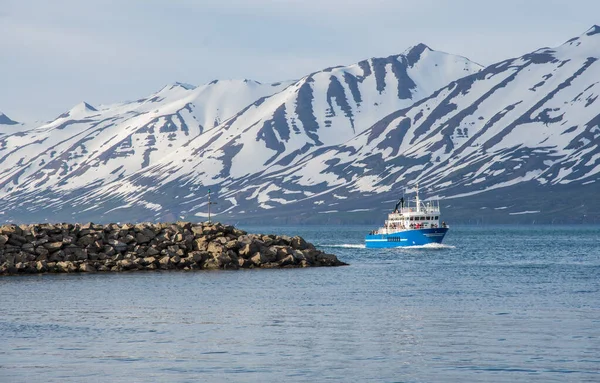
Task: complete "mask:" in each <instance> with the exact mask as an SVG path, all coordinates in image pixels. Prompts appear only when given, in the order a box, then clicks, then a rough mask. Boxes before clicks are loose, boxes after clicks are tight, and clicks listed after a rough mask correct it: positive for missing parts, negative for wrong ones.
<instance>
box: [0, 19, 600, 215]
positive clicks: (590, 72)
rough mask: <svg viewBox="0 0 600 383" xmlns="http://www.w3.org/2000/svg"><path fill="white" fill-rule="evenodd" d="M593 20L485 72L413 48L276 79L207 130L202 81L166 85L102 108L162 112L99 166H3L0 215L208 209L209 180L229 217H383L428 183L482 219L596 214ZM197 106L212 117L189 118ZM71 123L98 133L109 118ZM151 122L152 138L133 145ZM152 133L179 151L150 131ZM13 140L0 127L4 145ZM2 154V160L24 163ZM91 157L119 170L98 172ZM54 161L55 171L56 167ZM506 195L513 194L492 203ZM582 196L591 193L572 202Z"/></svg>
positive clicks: (599, 166) (457, 208) (599, 119)
mask: <svg viewBox="0 0 600 383" xmlns="http://www.w3.org/2000/svg"><path fill="white" fill-rule="evenodd" d="M597 29H598V28H597V26H594V27H592V28H590V29H589V30H588V31H587V32H585V33H584V34H582V35H580V36H578V37H575V38H573V39H570V40H568V41H567V42H565V43H564V44H562V45H560V46H558V47H555V48H540V49H538V50H535V51H532V52H530V53H527V54H525V55H523V56H521V57H516V58H511V59H507V60H504V61H501V62H498V63H494V64H492V65H489V66H487V67H485V68H481V67H480V66H479V65H478V64H476V63H473V62H471V61H469V60H467V59H464V58H461V56H456V55H449V54H445V53H442V52H437V51H434V50H432V49H431V48H429V47H428V46H426V45H425V44H417V45H415V46H413V47H410V48H408V49H407V50H405V51H404V53H403V54H399V55H392V56H388V57H384V58H372V59H367V60H363V61H360V62H358V63H356V64H353V65H349V66H337V67H330V68H326V69H324V70H322V71H317V72H314V73H311V74H309V75H306V76H304V77H302V78H301V79H299V80H297V81H290V82H288V83H284V84H279V83H277V85H274V86H275V88H276V89H271V90H272V92H267V91H266V90H265V91H264V92H266V94H264V95H262V96H260V97H254V98H253V99H252V100H250V99H251V98H252V97H247V98H246V99H244V100H245V101H248V102H247V103H246V105H244V106H243V107H239V109H238V110H236V111H235V112H232V113H230V114H231V115H230V116H229V117H228V118H225V119H223V120H220V121H218V122H216V121H215V122H214V123H213V124H212V126H211V124H210V117H208V118H207V117H206V115H205V114H203V113H201V112H196V113H195V112H194V111H195V110H196V109H195V108H197V106H194V107H192V106H190V105H196V104H194V103H193V102H191V104H190V102H189V101H190V100H198V99H199V98H198V97H199V95H201V94H202V92H203V91H204V89H205V88H203V87H202V86H201V87H193V88H192V87H189V86H175V85H173V86H171V87H169V86H166V87H164V88H162V89H161V90H160V91H159V92H157V93H156V94H154V95H152V96H151V97H149V98H146V99H140V100H138V101H137V104H135V105H134V106H135V108H133V109H131V108H128V107H126V105H129V104H127V103H126V104H117V105H120V106H117V107H118V108H121V110H120V114H119V113H116V114H113V115H110V116H109V115H107V116H106V117H107V118H108V120H109V122H114V121H113V120H110V119H111V118H112V119H116V120H119V119H124V118H123V117H122V116H123V115H124V114H123V112H124V113H132V112H133V111H135V112H136V113H140V114H139V115H138V116H137V117H138V118H141V117H139V116H147V115H152V116H153V117H154V119H153V120H151V122H150V123H148V122H147V118H146V117H144V118H143V121H144V122H145V125H142V128H139V126H140V125H139V124H138V125H136V126H138V128H136V129H137V130H136V129H133V128H132V130H135V131H136V133H135V134H133V135H131V136H130V137H131V138H130V139H129V141H128V142H126V143H127V145H123V142H124V141H123V140H116V141H114V142H115V143H118V144H119V145H117V147H113V150H112V151H111V150H109V151H106V150H104V151H101V153H100V154H98V156H100V157H102V156H104V157H102V160H103V161H104V162H102V161H100V162H98V161H97V162H96V163H91V162H90V161H89V160H82V161H84V162H85V161H88V162H87V168H83V169H82V168H81V167H78V166H79V164H78V163H77V161H72V158H69V156H72V154H73V151H72V150H71V151H66V152H65V153H67V154H64V155H63V157H62V158H61V159H60V161H58V163H57V164H56V165H53V166H54V168H52V169H49V168H47V167H46V168H39V169H38V170H32V169H31V168H28V167H27V164H30V162H28V161H27V160H26V159H22V163H23V164H24V165H21V166H17V167H15V168H7V167H4V168H3V169H0V187H1V189H0V190H1V192H2V193H4V198H3V199H4V201H3V202H1V203H0V210H3V211H4V212H5V214H6V212H9V214H10V216H11V217H16V216H18V215H19V214H20V210H19V208H18V206H19V204H21V205H23V204H26V205H28V206H29V209H30V210H27V211H23V213H22V215H23V216H28V217H34V216H35V217H42V218H43V217H47V216H49V212H50V211H53V212H55V211H60V212H61V214H62V216H65V217H69V216H76V217H83V216H85V217H89V218H90V219H94V220H97V221H98V220H100V221H102V220H121V217H123V216H128V217H134V218H135V219H136V220H155V219H167V218H170V219H177V218H179V217H188V218H189V217H203V216H204V210H205V209H206V200H205V190H206V189H207V188H209V187H210V188H211V189H212V190H213V191H214V192H216V193H217V194H216V195H215V197H218V198H219V205H218V206H217V207H216V210H217V211H216V213H217V214H220V215H221V217H222V218H223V219H234V220H238V221H243V220H244V219H247V220H250V221H255V222H256V221H260V220H267V221H269V220H270V221H273V220H278V221H279V222H284V221H285V222H295V223H298V222H364V221H371V220H375V219H377V218H380V217H381V214H383V213H384V212H385V211H386V209H388V208H389V206H388V204H389V203H390V201H394V200H395V199H396V197H397V194H398V192H399V190H402V189H403V188H404V187H407V186H408V187H409V188H414V185H415V184H416V183H417V182H419V183H420V184H421V185H422V188H423V194H424V197H426V198H427V197H433V196H438V197H442V198H443V199H444V200H445V201H448V205H447V211H448V214H449V216H450V217H451V218H452V217H453V218H455V219H457V220H459V221H461V222H471V221H472V219H471V218H470V217H473V216H479V214H478V213H479V212H478V209H482V211H483V210H485V211H486V212H487V213H488V214H487V216H488V217H494V218H493V220H496V221H498V222H502V221H509V222H515V221H518V222H527V221H528V220H530V219H534V220H536V219H537V221H538V222H540V221H542V222H555V221H556V222H580V221H581V222H595V220H596V221H600V216H599V213H598V211H600V206H599V205H598V202H596V201H595V200H594V199H593V192H594V190H597V186H596V185H597V183H596V182H597V181H600V178H598V177H599V173H600V153H599V151H600V149H599V148H598V143H597V142H598V141H599V139H598V137H599V136H600V125H599V123H600V116H599V115H598V114H597V113H595V112H594V106H595V105H596V104H595V102H596V99H597V94H598V91H597V89H598V86H599V85H598V81H596V80H595V79H596V78H600V69H599V65H598V62H597V61H598V58H599V57H598V54H597V53H595V52H598V51H600V50H599V48H600V38H599V37H598V33H597V32H596V30H597ZM465 60H466V61H465ZM219 84H221V85H219ZM223 84H224V83H223V82H221V81H216V82H211V83H209V84H208V85H206V86H211V87H215V86H222V85H223ZM236 84H239V83H236ZM243 84H245V85H243V87H242V89H250V88H252V87H258V88H260V87H262V86H263V84H260V83H258V82H253V81H247V82H244V83H243ZM266 86H270V85H266ZM199 89H200V90H199ZM211 89H212V91H214V93H213V94H218V95H220V96H222V97H223V99H227V96H226V94H225V93H220V91H215V89H216V88H211ZM261 89H266V88H261ZM194 92H195V93H194ZM250 93H252V92H250ZM258 93H260V92H257V93H256V92H255V93H252V95H253V96H256V95H258ZM211 99H213V100H214V98H211ZM155 103H158V104H160V105H161V107H160V112H157V113H155V114H152V110H153V109H152V107H149V106H148V104H151V105H152V106H153V105H154V104H155ZM241 103H242V102H240V103H239V104H241ZM200 104H202V105H203V106H205V105H207V104H206V103H204V102H198V104H197V105H200ZM130 106H131V105H130ZM238 106H239V105H237V104H236V105H235V106H234V107H231V110H233V109H235V107H238ZM113 108H114V106H113ZM136 108H141V109H136ZM109 109H110V108H109ZM213 109H215V110H216V107H213ZM140 110H143V112H144V113H141V112H140ZM99 112H100V113H105V112H103V109H102V108H99ZM211 113H213V112H211ZM190 115H191V116H193V117H200V118H201V119H202V121H204V124H205V125H206V126H203V125H202V124H200V123H195V122H194V123H190V122H191V121H193V120H194V118H191V117H190ZM169 116H170V117H169ZM211 116H214V113H213V115H211ZM127 121H129V120H127ZM152 121H154V122H152ZM196 121H197V120H196ZM207 121H209V122H207ZM63 124H64V122H63ZM70 124H74V125H77V124H79V125H80V128H81V127H84V128H85V127H87V128H86V129H88V130H89V129H91V130H93V129H94V127H93V125H94V124H103V122H98V121H96V122H92V123H91V125H92V126H89V125H86V124H90V122H81V121H70ZM105 125H106V124H105ZM101 126H104V125H101ZM53 128H54V129H57V127H56V126H54V127H53ZM62 129H66V128H62ZM106 129H108V127H107V128H106ZM144 129H146V130H147V131H146V132H145V133H143V134H147V136H144V137H145V138H146V142H145V144H144V145H142V144H136V142H137V141H136V140H138V141H139V139H141V137H142V136H137V135H136V134H142V133H141V131H142V130H144ZM38 130H40V129H38ZM42 130H43V129H42ZM157 130H158V133H160V132H161V130H164V131H162V133H164V137H163V141H162V142H163V143H171V146H166V145H163V146H161V145H158V144H157V142H156V141H155V142H154V143H151V142H148V141H149V140H148V137H149V136H150V135H153V136H155V137H154V139H155V140H157V137H158V135H157ZM98 134H100V133H98ZM128 137H129V136H128ZM169 137H171V138H172V140H171V141H169ZM33 138H36V139H37V140H41V139H42V137H41V136H35V137H31V139H33ZM2 140H3V141H2ZM7 141H10V138H7V137H0V144H2V142H4V144H2V145H4V148H6V147H8V146H9V145H7V144H6V142H7ZM32 141H34V142H35V141H36V140H35V139H33V140H32ZM1 147H2V146H0V148H1ZM160 148H162V149H160ZM100 149H101V148H97V150H100ZM117 149H118V150H117ZM156 151H159V152H160V156H154V157H153V153H154V152H156ZM6 152H7V151H6V149H1V150H0V155H5V156H6V155H8V156H9V157H10V156H13V157H12V158H14V159H16V156H15V152H10V151H9V152H10V154H3V153H6ZM17 152H18V150H17ZM104 153H108V154H104ZM111 153H112V154H111ZM80 154H82V155H83V154H85V153H80ZM65 156H66V157H65ZM111 156H116V157H114V158H113V157H111ZM42 157H43V156H42ZM84 157H85V156H84ZM5 158H8V157H5ZM36 158H37V159H36V161H39V160H40V159H41V157H39V156H38V157H36ZM44 158H47V157H44ZM124 160H127V162H130V163H131V164H132V165H135V167H131V168H129V169H128V170H127V171H123V169H121V168H119V167H118V166H117V165H118V164H121V163H122V162H123V161H124ZM4 162H5V163H6V161H4ZM59 164H60V166H61V167H62V168H60V167H57V165H59ZM64 164H67V165H64ZM111 164H112V165H111ZM136 164H138V165H136ZM65 166H66V168H65ZM107 166H109V167H108V168H107ZM110 166H112V167H110ZM94 167H99V168H100V169H104V172H105V173H106V172H107V169H110V170H111V172H110V174H111V175H110V176H102V177H98V178H95V179H90V178H89V177H88V176H87V174H89V172H91V171H94ZM44 169H45V170H44ZM59 170H60V171H62V172H63V173H60V172H59ZM52 171H54V173H52V174H53V175H55V176H57V177H58V178H51V177H47V175H48V174H49V173H51V172H52ZM61 177H62V178H61ZM86 180H87V181H88V182H84V181H86ZM34 185H35V187H34ZM498 190H502V194H506V195H510V196H511V198H512V199H513V201H512V202H511V203H506V202H503V201H502V200H500V201H499V200H498V196H497V193H498ZM575 192H578V193H581V194H582V195H581V196H578V197H577V198H573V199H572V201H573V202H572V203H571V204H565V202H564V201H563V200H562V198H564V196H565V195H568V194H569V193H575ZM530 193H534V194H535V195H537V196H538V198H536V197H535V196H531V195H529V194H530ZM582 198H583V199H582ZM39 201H41V202H39ZM472 201H476V202H472ZM474 203H477V204H479V207H478V208H477V207H474V205H473V204H474ZM577 203H579V205H580V206H579V205H577V206H576V204H577ZM509 205H510V206H509ZM582 206H583V208H582ZM585 206H587V207H585ZM486 209H487V210H486ZM557 215H562V216H563V217H564V219H562V218H561V219H557V218H556V216H557ZM532 217H533V218H532ZM586 217H587V218H586ZM590 220H591V221H590Z"/></svg>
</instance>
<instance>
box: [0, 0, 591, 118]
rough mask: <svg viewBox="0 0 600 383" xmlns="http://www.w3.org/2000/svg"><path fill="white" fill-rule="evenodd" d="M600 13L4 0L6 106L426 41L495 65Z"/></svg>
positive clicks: (154, 87) (566, 1)
mask: <svg viewBox="0 0 600 383" xmlns="http://www.w3.org/2000/svg"><path fill="white" fill-rule="evenodd" d="M594 24H600V1H598V0H560V1H559V0H504V1H489V0H477V1H476V0H452V1H450V0H447V1H446V0H412V1H406V0H369V1H365V0H360V1H359V0H204V1H202V0H196V1H194V0H94V1H84V0H52V1H48V0H0V112H3V113H5V114H6V115H8V116H9V117H10V118H12V119H13V120H16V121H26V122H31V121H34V120H40V121H41V120H44V121H46V120H51V119H54V118H55V117H57V116H58V115H59V114H61V113H62V112H64V111H67V110H69V109H70V108H71V107H73V106H74V105H76V104H78V103H79V102H81V101H86V102H88V103H90V104H92V105H95V106H97V105H101V104H110V103H116V102H123V101H127V100H135V99H139V98H141V97H144V96H147V95H149V94H152V93H153V92H156V91H158V90H159V89H161V88H162V87H163V86H164V85H166V84H169V83H173V82H176V81H179V82H186V83H190V84H194V85H201V84H204V83H207V82H210V81H212V80H214V79H253V80H257V81H260V82H276V81H282V80H290V79H297V78H301V77H302V76H304V75H307V74H309V73H311V72H315V71H318V70H321V69H324V68H327V67H331V66H336V65H349V64H353V63H356V62H358V61H360V60H363V59H366V58H370V57H386V56H390V55H394V54H398V53H401V52H403V51H404V50H406V49H407V48H408V47H410V46H413V45H416V44H418V43H425V44H427V45H428V46H429V47H431V48H432V49H435V50H440V51H444V52H449V53H453V54H458V55H461V56H465V57H468V58H469V59H471V60H473V61H475V62H477V63H480V64H482V65H490V64H493V63H495V62H498V61H501V60H504V59H507V58H512V57H518V56H521V55H522V54H525V53H528V52H531V51H533V50H536V49H538V48H542V47H553V46H558V45H560V44H562V43H563V42H565V41H566V40H568V39H569V38H571V37H575V36H579V35H581V34H583V33H584V32H585V31H586V30H587V29H589V28H590V27H591V26H592V25H594Z"/></svg>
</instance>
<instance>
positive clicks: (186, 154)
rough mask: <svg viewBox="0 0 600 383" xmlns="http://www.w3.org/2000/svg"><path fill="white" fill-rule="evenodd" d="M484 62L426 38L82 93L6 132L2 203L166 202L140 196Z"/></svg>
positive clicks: (215, 178)
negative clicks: (107, 93) (368, 55)
mask: <svg viewBox="0 0 600 383" xmlns="http://www.w3.org/2000/svg"><path fill="white" fill-rule="evenodd" d="M480 69H481V67H480V66H479V65H478V64H475V63H473V62H471V61H469V60H468V59H466V58H464V57H460V56H454V55H450V54H446V53H442V52H436V51H433V50H431V49H430V48H428V47H427V46H425V45H423V44H420V45H417V46H415V47H412V48H410V49H408V50H407V51H406V52H404V53H403V54H400V55H395V56H390V57H387V58H373V59H369V60H365V61H362V62H360V63H358V64H355V65H351V66H348V67H336V68H328V69H325V70H323V71H320V72H316V73H313V74H310V75H308V76H306V77H304V78H302V79H300V80H299V81H296V82H286V83H277V84H268V85H262V84H258V83H256V82H248V81H245V82H243V83H242V82H237V83H231V82H222V81H215V82H212V83H210V84H208V85H206V86H204V87H200V88H193V87H189V86H184V85H181V84H176V85H173V86H168V87H165V88H164V89H162V90H161V91H159V92H158V93H156V94H154V95H152V96H151V97H148V98H146V99H142V100H137V101H135V102H128V103H124V104H117V105H108V106H104V107H94V106H91V105H89V104H87V103H81V104H79V105H77V106H75V107H74V108H73V109H71V110H70V111H68V112H66V113H64V114H62V115H61V116H59V117H58V119H56V120H55V121H53V122H51V123H49V124H47V125H44V126H42V127H39V128H37V129H34V130H31V131H28V132H26V134H25V135H20V136H18V137H16V136H7V137H5V138H3V140H2V146H1V147H0V155H3V154H4V155H5V160H4V161H3V162H2V164H0V187H1V188H2V191H3V192H5V193H6V196H5V198H4V199H5V201H14V202H16V201H17V200H19V201H22V199H23V198H24V197H25V196H27V198H28V199H29V198H30V199H31V204H32V206H35V207H32V208H31V209H32V210H34V211H35V210H37V209H39V208H43V209H45V208H46V206H47V205H48V204H49V203H51V204H52V206H61V208H62V207H64V206H71V203H67V202H66V200H67V199H68V198H71V197H72V196H77V195H80V194H81V193H83V192H86V193H87V192H89V193H92V195H89V196H88V197H89V198H88V199H86V201H85V202H84V203H86V204H87V201H88V200H91V199H94V198H100V199H102V200H105V199H109V200H115V201H120V198H124V200H125V201H126V202H123V204H125V205H136V204H137V205H141V206H146V207H147V206H150V207H153V208H155V207H156V206H159V205H160V206H162V203H160V202H153V199H151V198H149V199H146V198H145V197H143V196H142V195H141V194H143V193H146V192H151V191H150V189H151V187H169V186H166V185H167V184H169V182H173V181H174V180H180V179H183V178H186V179H188V180H189V182H188V184H189V185H190V188H191V189H192V190H193V189H194V188H198V187H199V186H201V185H213V184H214V185H218V184H221V183H223V182H230V181H231V180H233V179H240V178H244V177H248V176H251V175H253V174H255V173H257V172H262V171H264V170H265V168H267V167H271V168H273V169H277V168H280V167H282V166H288V165H290V164H292V163H294V162H295V161H296V160H297V159H299V158H300V157H301V156H302V155H303V154H305V153H308V152H311V151H312V150H314V149H316V148H319V147H324V146H326V145H336V144H340V143H342V142H344V141H346V140H347V139H350V138H351V137H353V136H354V135H355V134H357V133H358V132H361V131H362V130H364V129H366V128H368V127H369V126H370V125H372V124H373V123H374V122H376V121H377V120H378V119H379V118H380V117H381V116H382V115H385V114H387V113H389V112H391V111H394V110H397V109H398V108H401V107H407V106H409V105H411V104H412V103H414V101H416V100H419V99H421V98H423V97H425V96H427V95H428V94H430V93H431V92H432V91H433V90H435V89H437V88H439V87H441V86H443V85H444V84H446V83H448V81H452V80H455V79H457V78H460V77H462V76H464V75H466V74H470V73H474V72H476V71H478V70H480ZM15 164H16V165H15ZM113 182H114V183H113ZM178 182H179V181H178ZM150 186H151V187H150ZM86 195H87V194H86ZM115 196H117V197H115ZM86 198H87V197H86ZM37 201H42V204H38V202H37ZM50 201H52V202H50ZM169 201H170V202H173V199H172V198H169ZM14 202H8V204H11V203H14ZM175 202H177V201H175ZM119 203H122V202H119ZM40 205H41V206H40ZM94 205H96V204H94ZM98 206H99V207H98V208H99V209H101V208H102V207H100V206H103V205H101V204H98ZM92 207H93V205H92ZM86 208H87V207H86ZM5 210H10V209H5Z"/></svg>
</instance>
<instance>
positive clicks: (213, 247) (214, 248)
mask: <svg viewBox="0 0 600 383" xmlns="http://www.w3.org/2000/svg"><path fill="white" fill-rule="evenodd" d="M206 251H208V252H209V253H211V254H221V253H223V245H221V244H220V243H218V242H211V243H209V244H208V247H207V249H206Z"/></svg>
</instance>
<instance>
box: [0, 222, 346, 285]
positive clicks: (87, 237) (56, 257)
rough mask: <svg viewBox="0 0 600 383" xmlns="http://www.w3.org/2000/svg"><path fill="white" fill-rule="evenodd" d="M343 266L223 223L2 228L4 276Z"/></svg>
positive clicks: (298, 241) (305, 246)
mask: <svg viewBox="0 0 600 383" xmlns="http://www.w3.org/2000/svg"><path fill="white" fill-rule="evenodd" d="M341 265H345V263H343V262H341V261H339V260H338V259H337V257H336V256H335V255H331V254H326V253H324V252H322V251H320V250H317V249H315V247H314V246H313V245H312V244H310V243H307V242H306V241H305V240H304V239H302V238H301V237H297V236H296V237H288V236H284V235H281V236H279V235H261V234H248V233H247V232H245V231H243V230H238V229H236V228H234V227H233V226H228V225H222V224H219V223H213V224H210V223H190V222H177V223H158V224H152V223H139V224H135V225H133V224H124V225H119V224H114V223H112V224H107V225H98V224H93V223H87V224H83V225H81V224H68V223H61V224H34V225H20V226H17V225H4V226H0V275H11V274H35V273H72V272H108V271H130V270H132V271H133V270H200V269H240V268H281V267H309V266H341Z"/></svg>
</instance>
